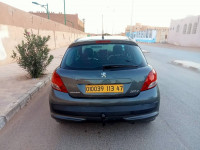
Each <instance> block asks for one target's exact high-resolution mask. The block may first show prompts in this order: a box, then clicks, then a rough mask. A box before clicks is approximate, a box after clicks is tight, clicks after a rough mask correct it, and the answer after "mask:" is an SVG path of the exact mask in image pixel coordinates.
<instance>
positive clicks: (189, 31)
mask: <svg viewBox="0 0 200 150" xmlns="http://www.w3.org/2000/svg"><path fill="white" fill-rule="evenodd" d="M191 30H192V24H191V23H190V24H189V26H188V30H187V34H190V33H191Z"/></svg>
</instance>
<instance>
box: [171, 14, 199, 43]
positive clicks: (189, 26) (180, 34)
mask: <svg viewBox="0 0 200 150" xmlns="http://www.w3.org/2000/svg"><path fill="white" fill-rule="evenodd" d="M168 43H171V44H175V45H181V46H192V47H200V15H198V16H188V17H186V18H183V19H178V20H171V24H170V30H169V37H168Z"/></svg>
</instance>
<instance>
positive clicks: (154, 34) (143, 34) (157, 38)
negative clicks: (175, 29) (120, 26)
mask: <svg viewBox="0 0 200 150" xmlns="http://www.w3.org/2000/svg"><path fill="white" fill-rule="evenodd" d="M130 30H131V31H130ZM125 32H126V36H128V37H131V38H134V39H135V40H136V41H138V42H147V43H165V42H167V36H168V32H169V28H168V27H153V26H148V25H142V24H140V23H136V24H135V25H134V26H132V27H131V26H127V27H126V30H125Z"/></svg>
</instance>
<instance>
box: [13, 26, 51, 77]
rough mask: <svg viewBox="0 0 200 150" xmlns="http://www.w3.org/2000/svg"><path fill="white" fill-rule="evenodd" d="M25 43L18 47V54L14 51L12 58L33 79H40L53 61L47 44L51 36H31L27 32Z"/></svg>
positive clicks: (25, 33)
mask: <svg viewBox="0 0 200 150" xmlns="http://www.w3.org/2000/svg"><path fill="white" fill-rule="evenodd" d="M24 37H25V41H24V40H22V43H21V44H18V45H17V46H16V49H17V52H15V51H13V54H12V56H11V57H12V58H13V59H15V60H16V61H17V63H18V64H19V66H21V67H22V68H23V69H25V70H26V71H27V72H28V73H29V74H30V75H31V77H32V78H38V77H40V76H41V75H42V74H43V73H44V71H45V70H46V67H47V66H48V65H49V64H50V62H51V61H52V60H53V55H50V56H48V54H49V51H50V49H49V48H48V45H47V44H46V43H47V41H48V40H49V39H50V36H47V37H46V36H44V37H41V36H40V35H35V34H30V33H29V32H27V30H25V32H24Z"/></svg>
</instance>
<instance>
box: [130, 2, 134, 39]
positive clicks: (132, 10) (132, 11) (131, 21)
mask: <svg viewBox="0 0 200 150" xmlns="http://www.w3.org/2000/svg"><path fill="white" fill-rule="evenodd" d="M131 1H132V5H131V25H130V34H129V37H131V35H132V26H133V6H134V5H133V1H134V0H131Z"/></svg>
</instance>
